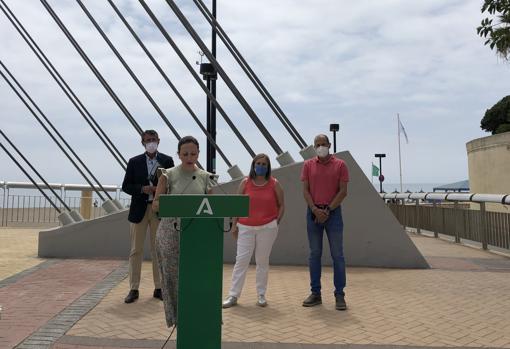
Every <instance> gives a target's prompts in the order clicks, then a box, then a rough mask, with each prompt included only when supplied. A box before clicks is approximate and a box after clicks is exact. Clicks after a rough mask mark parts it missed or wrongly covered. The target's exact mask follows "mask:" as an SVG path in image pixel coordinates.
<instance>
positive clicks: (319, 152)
mask: <svg viewBox="0 0 510 349" xmlns="http://www.w3.org/2000/svg"><path fill="white" fill-rule="evenodd" d="M315 152H316V153H317V155H318V156H319V157H320V158H325V157H326V156H328V154H329V148H328V147H324V146H320V147H317V148H316V149H315Z"/></svg>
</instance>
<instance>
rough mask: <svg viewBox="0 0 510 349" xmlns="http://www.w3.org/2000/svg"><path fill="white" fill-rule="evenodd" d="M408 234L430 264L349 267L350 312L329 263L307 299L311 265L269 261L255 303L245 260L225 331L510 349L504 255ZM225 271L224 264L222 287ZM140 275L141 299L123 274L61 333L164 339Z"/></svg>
mask: <svg viewBox="0 0 510 349" xmlns="http://www.w3.org/2000/svg"><path fill="white" fill-rule="evenodd" d="M413 239H414V241H415V242H416V243H417V245H418V246H419V247H420V248H421V249H422V250H423V251H426V254H427V258H428V259H429V260H430V261H431V264H432V267H433V268H436V269H430V270H398V269H382V268H381V269H376V268H349V269H348V284H349V286H348V288H347V289H346V292H347V301H348V305H349V310H348V311H347V312H339V311H336V310H334V299H333V296H332V294H331V293H332V270H331V268H325V269H324V273H323V280H324V281H323V285H324V296H323V302H324V304H323V305H322V306H318V307H314V308H303V307H302V306H301V302H302V300H303V298H304V297H305V296H306V295H307V293H308V271H307V268H306V267H282V266H278V267H272V269H271V272H270V280H269V289H268V294H267V297H268V301H269V306H268V307H267V308H259V307H257V306H255V301H256V292H255V287H254V285H255V280H254V277H255V273H254V271H255V270H254V268H253V267H251V268H250V270H249V272H248V276H247V280H246V285H245V290H244V293H243V295H242V297H241V298H240V301H239V303H240V304H239V306H237V307H233V308H231V309H227V310H224V313H223V314H224V327H223V340H224V341H225V342H244V343H250V342H266V343H270V342H279V343H301V344H324V345H326V344H360V345H377V344H379V345H381V344H383V345H402V346H406V345H407V346H409V345H414V346H438V347H444V346H456V347H465V346H470V347H490V346H495V347H504V348H510V300H509V298H508V294H510V293H509V292H510V274H509V273H508V272H510V260H509V259H507V258H505V257H501V256H498V255H495V254H491V253H488V252H485V251H480V250H476V249H472V248H468V247H464V246H459V245H455V244H452V243H448V242H444V241H440V240H437V239H432V238H426V237H421V236H414V237H413ZM489 261H491V262H489ZM494 265H495V266H494ZM231 271H232V266H231V265H225V268H224V293H226V290H228V286H229V283H230V274H231ZM473 271H476V273H473ZM142 278H143V281H142V287H141V290H140V291H141V299H140V300H139V301H138V302H137V303H135V304H132V305H124V304H123V303H122V299H123V297H124V296H125V294H126V292H127V290H128V284H127V281H126V280H125V281H123V282H122V283H120V284H119V285H118V286H117V287H116V288H114V289H113V290H112V292H110V294H108V296H106V297H105V299H104V300H103V301H102V302H101V303H100V304H99V305H98V306H97V307H96V308H95V309H94V310H93V311H92V312H90V313H89V314H88V315H87V316H86V317H84V318H83V319H82V320H81V321H80V322H78V323H77V324H76V325H75V326H74V327H73V328H72V329H71V330H70V331H69V332H68V333H67V336H70V337H72V336H80V337H93V338H110V339H114V338H118V339H137V340H143V339H145V340H147V341H154V340H160V341H161V340H164V339H165V338H166V337H167V336H168V333H169V330H168V329H166V328H165V324H164V319H163V308H162V305H161V303H160V302H157V301H155V300H153V299H152V298H151V292H152V282H151V274H150V264H148V263H145V264H144V266H143V276H142ZM327 290H329V291H330V292H328V291H327Z"/></svg>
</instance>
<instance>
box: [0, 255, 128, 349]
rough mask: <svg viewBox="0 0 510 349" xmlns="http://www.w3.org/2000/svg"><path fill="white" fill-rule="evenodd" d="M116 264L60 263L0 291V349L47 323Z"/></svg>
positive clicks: (36, 342)
mask: <svg viewBox="0 0 510 349" xmlns="http://www.w3.org/2000/svg"><path fill="white" fill-rule="evenodd" d="M120 263H121V262H120V261H83V260H65V261H60V262H59V263H54V264H51V265H49V266H48V267H47V268H41V269H39V270H37V271H35V272H33V273H31V274H29V275H28V276H26V277H24V278H21V279H20V280H18V281H17V282H15V283H13V284H10V285H7V286H5V287H2V288H0V301H1V305H2V308H3V310H2V319H1V320H0V348H11V347H14V346H15V345H18V344H19V343H20V342H21V341H23V340H24V339H25V338H26V337H28V336H30V335H31V334H32V333H34V332H35V331H37V330H38V329H39V328H40V327H41V326H43V325H45V324H46V323H47V322H48V321H49V320H51V319H52V318H54V317H55V316H58V315H59V313H60V312H61V311H62V310H64V308H66V307H67V306H68V305H69V304H71V303H72V302H73V301H74V300H76V299H77V298H79V297H80V296H82V295H83V294H84V293H85V292H87V291H88V290H89V289H90V288H92V287H93V286H94V285H96V284H97V283H99V282H100V281H101V280H102V279H104V278H105V277H106V276H107V275H108V274H109V273H111V272H112V270H114V269H115V268H117V267H118V266H119V264H120ZM81 315H83V314H81ZM65 320H66V321H67V320H70V319H69V318H67V319H65ZM76 320H78V319H76ZM69 325H72V324H71V323H69ZM69 327H70V326H69ZM49 337H50V336H48V335H46V334H40V335H39V336H38V337H37V338H36V339H33V340H32V341H31V342H30V343H32V347H34V346H44V345H47V344H48V343H49V342H51V340H50V338H49ZM50 344H51V343H50Z"/></svg>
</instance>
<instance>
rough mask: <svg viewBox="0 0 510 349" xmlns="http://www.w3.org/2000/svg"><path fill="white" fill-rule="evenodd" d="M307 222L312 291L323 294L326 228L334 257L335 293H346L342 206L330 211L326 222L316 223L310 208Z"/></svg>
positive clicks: (332, 256)
mask: <svg viewBox="0 0 510 349" xmlns="http://www.w3.org/2000/svg"><path fill="white" fill-rule="evenodd" d="M306 223H307V224H306V226H307V231H308V243H309V246H310V257H309V259H308V266H309V269H310V287H311V290H312V293H314V294H321V269H322V264H321V257H322V240H323V235H324V230H326V235H327V236H328V241H329V249H330V251H331V258H332V259H333V283H334V284H335V295H344V287H345V282H346V278H345V259H344V250H343V231H344V222H343V220H342V209H341V207H337V208H336V209H334V210H333V211H331V212H330V213H329V218H328V220H327V221H326V222H324V223H315V222H314V221H313V219H312V211H311V210H310V208H308V211H307V213H306Z"/></svg>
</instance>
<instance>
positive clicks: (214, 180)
mask: <svg viewBox="0 0 510 349" xmlns="http://www.w3.org/2000/svg"><path fill="white" fill-rule="evenodd" d="M219 177H220V176H219V175H217V174H210V175H209V179H210V180H211V182H212V184H213V185H214V187H215V188H218V189H219V190H221V192H222V193H223V194H225V195H229V194H228V193H227V192H226V191H225V190H223V188H222V187H220V185H219V183H218V178H219Z"/></svg>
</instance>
